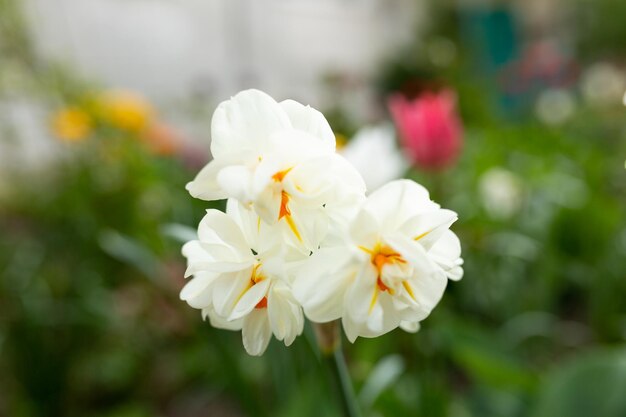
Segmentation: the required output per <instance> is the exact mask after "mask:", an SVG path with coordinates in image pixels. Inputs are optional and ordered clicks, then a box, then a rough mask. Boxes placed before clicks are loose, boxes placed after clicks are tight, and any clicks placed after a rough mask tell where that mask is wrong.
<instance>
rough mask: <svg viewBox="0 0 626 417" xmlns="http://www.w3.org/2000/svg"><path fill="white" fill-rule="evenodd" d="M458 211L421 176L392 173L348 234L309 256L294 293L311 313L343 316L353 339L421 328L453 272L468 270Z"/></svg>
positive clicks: (322, 317) (323, 319) (459, 274)
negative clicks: (456, 227) (432, 194)
mask: <svg viewBox="0 0 626 417" xmlns="http://www.w3.org/2000/svg"><path fill="white" fill-rule="evenodd" d="M456 218H457V216H456V213H454V212H453V211H450V210H445V209H442V208H440V206H439V205H438V204H436V203H434V202H432V201H431V200H430V198H429V195H428V192H427V191H426V189H424V188H423V187H422V186H420V185H418V184H417V183H415V182H413V181H409V180H397V181H393V182H391V183H389V184H387V185H385V186H383V187H382V188H380V189H378V190H377V191H375V192H374V193H372V194H371V195H370V196H369V197H368V199H367V201H366V202H365V203H364V204H363V205H362V206H361V208H360V211H359V212H358V214H357V215H356V217H355V218H354V220H353V221H352V223H351V226H350V232H349V237H348V241H347V242H345V243H344V244H343V245H337V246H334V247H325V248H321V249H320V250H319V251H317V252H316V253H314V254H313V255H312V256H311V257H310V258H309V259H308V260H307V261H306V262H305V263H304V265H303V266H302V267H301V268H300V269H299V270H298V272H297V274H296V280H295V282H294V286H293V291H294V295H295V296H296V299H297V300H298V301H300V302H301V303H302V306H303V308H304V311H305V313H306V315H307V317H309V318H310V319H311V320H313V321H317V322H327V321H331V320H335V319H338V318H342V321H343V325H344V330H345V331H346V334H347V336H348V339H349V340H350V341H352V342H353V341H354V340H355V339H356V338H357V337H358V336H363V337H375V336H379V335H382V334H384V333H386V332H389V331H390V330H392V329H394V328H396V327H398V326H401V327H402V328H404V329H406V330H409V331H416V330H417V329H418V327H419V322H420V321H421V320H423V319H424V318H425V317H426V316H428V315H429V314H430V312H431V311H432V309H433V308H434V307H435V306H436V305H437V303H438V302H439V300H440V298H441V296H442V294H443V291H444V289H445V287H446V283H447V280H448V278H449V279H453V280H458V279H460V278H461V277H462V275H463V270H462V268H461V265H462V259H461V258H460V255H461V246H460V243H459V240H458V238H457V237H456V235H455V234H454V233H452V232H451V231H450V230H449V227H450V225H451V224H452V223H453V222H454V221H455V220H456Z"/></svg>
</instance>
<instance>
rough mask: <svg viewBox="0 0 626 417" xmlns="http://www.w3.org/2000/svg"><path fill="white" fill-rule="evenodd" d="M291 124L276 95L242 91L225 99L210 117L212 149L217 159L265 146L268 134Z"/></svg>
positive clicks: (286, 127) (289, 126)
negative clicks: (275, 97) (211, 117)
mask: <svg viewBox="0 0 626 417" xmlns="http://www.w3.org/2000/svg"><path fill="white" fill-rule="evenodd" d="M289 128H291V122H290V121H289V118H288V117H287V114H286V113H285V111H284V110H283V109H282V108H281V106H280V105H279V104H278V103H276V101H274V99H273V98H271V97H270V96H268V95H267V94H265V93H263V92H261V91H258V90H246V91H242V92H240V93H239V94H237V95H236V96H234V97H233V98H231V99H230V100H227V101H224V102H222V103H221V104H220V105H219V106H218V107H217V109H216V110H215V113H213V119H212V121H211V153H212V154H213V157H214V158H216V159H219V158H222V157H224V156H227V155H233V154H238V153H242V152H244V153H245V152H255V151H257V150H259V149H262V148H263V147H264V146H265V145H266V143H267V138H268V137H269V135H270V134H271V133H272V132H274V131H276V130H280V129H289Z"/></svg>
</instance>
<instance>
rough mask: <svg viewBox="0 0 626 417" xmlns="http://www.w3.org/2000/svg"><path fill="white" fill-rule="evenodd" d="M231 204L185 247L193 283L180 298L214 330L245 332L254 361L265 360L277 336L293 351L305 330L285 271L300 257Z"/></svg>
mask: <svg viewBox="0 0 626 417" xmlns="http://www.w3.org/2000/svg"><path fill="white" fill-rule="evenodd" d="M227 204H228V205H227V209H226V213H222V212H221V211H218V210H207V214H206V216H205V217H204V218H203V219H202V221H201V222H200V226H199V228H198V240H194V241H191V242H188V243H186V244H185V246H184V247H183V254H184V255H185V256H186V257H187V260H188V268H187V273H186V276H189V275H194V278H193V279H192V280H191V281H190V282H189V283H188V284H187V285H186V286H185V287H184V288H183V290H182V291H181V294H180V297H181V299H183V300H185V301H187V303H188V304H189V305H190V306H191V307H194V308H198V309H202V314H203V316H204V317H208V318H209V319H210V321H211V324H212V325H214V326H215V327H220V328H226V329H231V330H239V329H241V330H242V335H243V344H244V347H245V348H246V351H247V352H248V353H249V354H251V355H261V354H262V353H263V352H264V351H265V349H266V348H267V345H268V343H269V340H270V337H271V335H272V334H274V336H275V337H276V338H277V339H278V340H282V341H284V343H285V345H287V346H289V345H290V344H291V343H292V342H293V341H294V339H295V338H296V336H298V335H299V334H301V333H302V329H303V325H304V317H303V315H302V309H301V308H300V305H299V304H298V303H297V302H296V300H295V299H294V297H293V295H292V293H291V282H290V281H289V279H288V273H287V266H286V265H287V262H288V261H289V259H290V258H291V257H292V256H296V257H297V256H298V254H294V253H293V252H290V250H289V248H288V247H287V246H285V245H280V242H279V241H277V240H276V236H277V234H276V233H274V232H273V230H271V228H269V226H268V225H266V224H265V223H263V222H262V221H261V219H260V218H259V217H258V216H257V215H256V214H255V213H254V212H253V211H251V210H247V209H246V208H245V207H243V206H241V205H240V204H239V203H238V202H237V201H235V200H229V201H228V203H227Z"/></svg>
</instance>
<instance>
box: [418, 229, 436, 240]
mask: <svg viewBox="0 0 626 417" xmlns="http://www.w3.org/2000/svg"><path fill="white" fill-rule="evenodd" d="M430 232H432V230H429V231H428V232H424V233H422V234H421V235H419V236H416V237H414V238H413V240H416V241H417V240H420V239H421V238H423V237H424V236H426V235H427V234H429V233H430Z"/></svg>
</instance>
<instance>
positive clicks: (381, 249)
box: [359, 243, 415, 313]
mask: <svg viewBox="0 0 626 417" xmlns="http://www.w3.org/2000/svg"><path fill="white" fill-rule="evenodd" d="M359 249H361V250H362V251H364V252H366V253H368V254H369V255H370V260H371V263H372V265H373V266H374V268H376V286H375V287H374V293H373V294H372V300H371V302H370V308H369V312H370V313H371V312H372V310H373V309H374V306H375V305H376V302H377V301H378V293H379V292H381V291H382V292H387V293H388V294H389V295H394V294H395V290H394V289H393V288H391V287H389V286H387V284H385V282H384V281H383V279H382V274H383V268H384V267H385V265H393V264H406V261H405V260H404V258H403V257H402V255H400V254H399V253H398V252H396V251H394V250H393V249H392V248H390V247H389V246H381V245H380V243H379V244H377V245H376V246H375V247H374V249H368V248H365V247H363V246H359ZM402 286H403V287H404V289H405V290H406V291H407V293H408V294H409V296H410V297H411V298H413V299H415V296H414V294H413V288H412V287H411V284H409V282H408V281H407V280H403V281H402Z"/></svg>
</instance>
